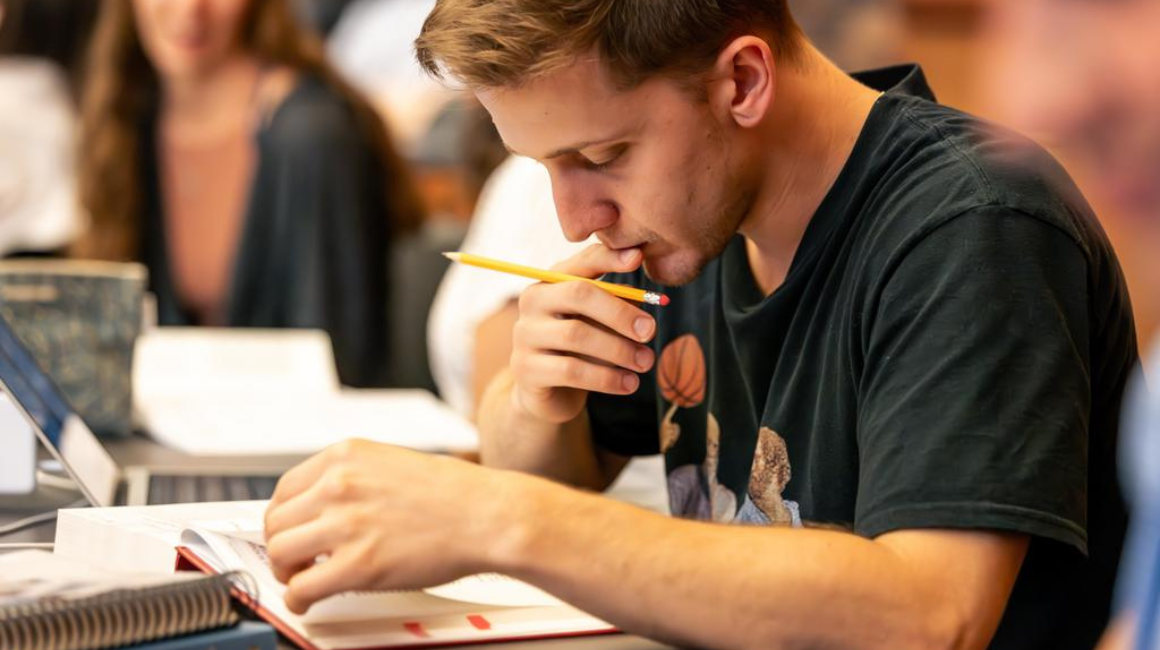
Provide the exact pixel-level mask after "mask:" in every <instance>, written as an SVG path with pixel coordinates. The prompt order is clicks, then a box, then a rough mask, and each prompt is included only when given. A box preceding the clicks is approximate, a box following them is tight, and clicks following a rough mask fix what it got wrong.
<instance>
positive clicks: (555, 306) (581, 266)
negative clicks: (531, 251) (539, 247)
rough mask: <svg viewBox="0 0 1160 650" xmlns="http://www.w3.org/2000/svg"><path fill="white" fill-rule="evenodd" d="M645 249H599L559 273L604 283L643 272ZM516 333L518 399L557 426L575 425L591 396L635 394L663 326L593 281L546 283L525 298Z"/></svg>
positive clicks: (568, 263) (564, 264)
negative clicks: (605, 277) (609, 277)
mask: <svg viewBox="0 0 1160 650" xmlns="http://www.w3.org/2000/svg"><path fill="white" fill-rule="evenodd" d="M642 261H643V258H642V254H641V252H640V250H639V249H635V248H634V249H629V250H625V251H611V250H609V249H608V248H606V247H604V246H602V245H600V244H595V245H593V246H589V247H588V248H586V249H584V250H583V251H581V252H580V253H577V254H576V255H574V256H573V257H571V258H569V259H567V260H565V261H564V262H561V263H559V264H557V265H556V266H554V267H553V270H555V271H561V272H563V273H569V274H572V275H578V276H581V277H585V278H598V277H600V276H601V275H603V274H605V273H627V272H631V271H634V270H636V269H637V268H638V267H639V266H640V265H641V263H642ZM519 307H520V316H519V321H517V322H516V326H515V330H514V331H513V340H512V343H513V346H512V357H511V371H512V375H513V377H514V379H515V388H514V390H512V401H513V402H514V404H515V406H516V407H518V408H520V409H522V410H524V411H526V412H527V413H528V414H530V415H532V416H533V417H536V418H539V419H541V420H544V421H547V422H552V423H556V424H563V423H565V422H569V421H571V420H573V419H575V418H576V417H577V416H579V415H580V414H581V412H583V410H584V405H585V402H586V400H587V397H588V393H589V392H590V391H598V392H601V393H609V394H612V395H631V394H632V393H634V392H636V389H637V388H639V387H640V377H639V376H638V374H637V373H641V372H647V371H648V370H649V369H651V368H652V366H653V363H654V362H655V360H656V355H655V354H654V353H653V351H652V348H650V347H649V346H648V345H647V343H648V342H649V341H650V340H652V337H653V335H654V334H655V333H656V321H655V319H653V317H652V316H651V315H650V314H648V313H647V312H645V311H644V310H642V309H640V308H639V307H637V306H636V305H634V304H632V303H630V302H628V301H625V300H622V299H620V298H617V297H615V296H613V295H611V294H609V293H607V292H605V291H603V290H602V289H599V288H597V287H596V286H594V285H592V284H590V283H588V282H562V283H558V284H547V283H540V284H535V285H532V286H530V287H528V288H527V289H525V290H524V292H523V293H522V294H520V301H519Z"/></svg>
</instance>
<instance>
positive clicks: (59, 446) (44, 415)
mask: <svg viewBox="0 0 1160 650" xmlns="http://www.w3.org/2000/svg"><path fill="white" fill-rule="evenodd" d="M0 390H3V392H4V393H6V394H7V395H8V396H9V397H10V399H11V401H12V403H13V404H15V405H16V407H17V409H18V410H19V411H20V412H21V413H23V415H24V417H25V419H26V420H27V421H28V423H29V425H30V426H31V427H32V430H33V431H34V432H35V434H36V436H37V437H38V438H39V439H40V441H41V443H42V444H43V445H44V447H45V448H46V449H47V450H48V451H49V453H51V454H52V456H53V457H54V458H55V459H56V460H57V461H58V462H59V463H60V464H61V466H62V467H63V468H64V470H65V471H66V472H67V473H68V475H69V476H70V477H71V478H72V479H73V481H74V482H75V483H76V485H77V487H78V488H79V489H80V491H81V494H83V495H84V497H85V499H86V500H87V501H88V502H89V504H90V505H93V506H112V505H117V504H118V503H127V504H128V505H144V504H161V503H191V502H199V501H246V500H252V499H266V498H269V497H270V495H271V494H273V492H274V486H275V484H276V483H277V480H278V476H279V475H280V474H281V473H282V471H284V470H285V469H288V468H289V466H290V465H292V464H293V461H294V459H264V460H266V461H267V462H251V461H249V460H247V459H245V458H232V459H226V460H215V459H210V458H198V457H196V456H187V455H183V454H177V453H175V452H172V451H170V450H165V449H160V446H159V445H156V444H155V443H148V442H144V441H141V442H136V441H132V442H130V441H125V442H121V441H114V442H111V443H110V444H111V445H112V446H114V447H136V449H131V450H129V451H130V453H128V454H127V455H128V456H130V457H132V456H134V454H133V453H132V452H133V451H136V452H138V453H136V454H135V455H136V456H137V458H135V459H132V460H133V462H132V463H131V464H127V465H124V466H123V465H121V464H119V463H118V462H117V460H116V459H115V458H114V456H113V455H111V454H110V453H109V450H108V449H106V447H105V445H104V444H102V442H101V441H100V440H99V439H98V438H97V436H96V435H95V434H94V433H93V432H92V430H90V429H89V427H88V426H87V425H86V424H85V423H84V421H83V420H82V419H81V418H80V416H79V415H77V413H76V411H75V410H73V408H72V407H71V406H70V405H69V403H68V400H67V399H66V398H65V396H64V394H63V393H62V392H61V391H60V389H59V388H58V387H57V386H56V384H55V383H54V382H53V381H52V379H51V378H50V377H49V376H48V373H46V372H45V371H44V370H43V369H42V368H41V367H40V365H39V364H38V363H37V361H36V359H35V357H34V356H33V355H32V353H31V352H30V351H29V350H28V348H27V347H25V346H24V344H23V343H22V342H21V341H20V339H19V337H18V336H17V335H16V333H15V332H13V331H12V328H11V327H9V325H8V323H7V322H6V321H5V320H4V319H3V318H0ZM142 446H144V447H145V449H144V450H142V449H141V447H142ZM150 446H151V447H152V449H150V448H149V447H150ZM142 451H143V452H144V453H141V452H142ZM270 460H274V461H275V462H274V463H270V462H268V461H270ZM254 465H263V466H264V467H261V468H260V470H259V471H255V470H256V469H259V468H255V467H254ZM122 485H124V486H125V489H121V488H122Z"/></svg>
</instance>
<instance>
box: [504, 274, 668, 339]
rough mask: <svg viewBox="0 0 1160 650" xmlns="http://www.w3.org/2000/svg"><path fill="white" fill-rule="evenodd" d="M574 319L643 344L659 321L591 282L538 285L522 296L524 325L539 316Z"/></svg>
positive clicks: (650, 337)
mask: <svg viewBox="0 0 1160 650" xmlns="http://www.w3.org/2000/svg"><path fill="white" fill-rule="evenodd" d="M575 316H582V317H584V318H587V319H589V320H591V321H592V322H594V323H597V324H599V325H602V326H604V327H607V328H608V329H609V330H611V331H613V332H616V333H617V334H619V335H621V336H623V337H624V338H626V339H630V340H632V341H637V342H640V343H647V342H648V341H650V340H652V337H653V335H654V334H656V320H655V319H654V318H653V317H652V316H651V315H650V314H649V313H648V312H646V311H644V310H643V309H641V308H639V307H636V306H635V305H632V304H630V303H628V302H626V301H624V300H621V299H620V298H617V297H616V296H613V295H611V294H609V293H608V292H606V291H604V290H603V289H600V288H598V287H596V286H593V285H592V284H591V283H588V282H564V283H561V284H538V285H533V286H531V287H528V288H527V289H525V290H524V291H523V293H521V294H520V322H521V323H523V322H524V321H526V320H530V319H535V318H537V317H549V318H559V317H568V318H572V317H575Z"/></svg>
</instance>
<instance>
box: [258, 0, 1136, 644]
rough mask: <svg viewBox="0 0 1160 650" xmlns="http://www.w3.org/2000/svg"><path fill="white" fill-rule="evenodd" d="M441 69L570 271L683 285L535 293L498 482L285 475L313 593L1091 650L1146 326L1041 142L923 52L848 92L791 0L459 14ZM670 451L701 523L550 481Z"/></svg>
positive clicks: (814, 640) (679, 490)
mask: <svg viewBox="0 0 1160 650" xmlns="http://www.w3.org/2000/svg"><path fill="white" fill-rule="evenodd" d="M418 54H419V58H420V61H421V62H423V63H424V65H425V66H427V67H428V68H429V69H432V70H436V71H444V72H446V73H448V74H450V75H453V76H454V77H456V78H458V79H459V80H461V81H463V82H466V83H467V84H468V85H469V86H470V87H472V88H473V89H474V90H475V91H476V94H477V95H478V96H479V98H480V99H481V100H482V101H483V103H484V105H485V106H486V107H487V108H488V110H489V111H490V112H491V115H492V117H493V118H494V120H495V122H496V125H497V127H498V128H499V130H500V133H501V134H502V136H503V138H504V141H505V142H506V143H507V145H508V146H509V147H510V148H511V149H512V150H513V151H515V152H517V153H520V154H524V155H527V156H530V157H533V158H536V159H539V160H541V161H542V162H544V164H545V165H546V166H547V168H548V170H549V172H550V174H551V176H552V183H553V192H554V195H555V203H556V207H557V211H558V213H559V219H560V223H561V226H562V227H563V230H564V232H565V234H566V235H567V236H568V237H569V238H570V239H572V240H576V241H579V240H582V239H584V238H586V237H588V236H589V235H590V234H595V235H596V236H597V237H598V238H599V240H600V242H601V245H598V246H594V247H591V248H589V249H587V250H585V251H584V252H582V253H580V254H579V255H577V256H576V257H574V258H572V259H570V260H567V261H565V262H563V263H561V264H560V265H559V266H558V268H559V269H561V270H564V271H568V272H571V273H575V274H581V275H587V276H590V277H595V276H599V275H602V274H609V273H626V274H628V275H626V276H623V277H619V276H618V277H617V278H616V279H618V280H621V281H625V282H631V283H633V284H638V285H642V284H647V285H648V286H655V285H657V284H659V285H663V286H664V287H667V288H665V289H664V290H665V291H666V292H667V293H668V294H669V296H670V297H671V299H672V303H671V304H670V305H669V306H667V307H663V308H659V309H657V310H655V311H652V312H649V311H646V310H643V309H640V308H638V307H637V306H635V305H630V304H628V303H626V302H623V301H620V300H617V299H614V298H612V297H610V296H609V295H608V294H605V293H604V292H602V291H600V290H598V289H595V288H594V287H592V286H591V285H589V284H587V283H566V284H557V285H536V286H533V287H531V288H530V289H528V290H527V291H525V292H524V293H523V294H522V296H521V299H520V312H521V313H520V320H519V322H518V324H517V325H516V329H515V336H514V351H513V355H512V362H511V370H510V372H507V373H505V374H503V375H501V376H500V377H499V378H498V379H497V380H496V382H495V383H494V384H493V385H492V387H491V388H490V390H489V392H488V395H487V396H486V398H485V403H484V408H483V411H482V412H481V415H480V428H481V437H482V453H483V459H484V461H485V464H486V465H490V466H492V467H491V468H486V467H476V466H471V465H468V464H465V463H460V462H457V461H454V460H450V459H444V458H433V457H426V456H420V455H417V454H412V453H408V452H405V451H401V450H397V449H392V448H387V447H383V446H376V445H370V444H365V443H350V444H346V445H340V446H339V447H336V448H335V449H333V450H330V451H328V452H325V453H323V454H321V455H320V456H318V457H316V458H314V459H312V460H310V461H308V462H307V463H305V464H304V465H302V466H301V467H299V468H296V469H295V470H293V471H292V472H290V473H288V474H287V475H286V477H285V478H284V479H283V480H282V482H281V483H280V484H279V486H278V490H277V493H276V494H275V497H274V499H273V502H272V504H271V506H270V510H269V512H268V514H267V534H268V536H269V543H270V554H271V558H272V560H273V564H274V567H275V570H276V572H277V574H278V575H279V577H280V578H282V579H285V580H287V581H288V585H289V591H288V594H287V600H288V603H289V604H290V606H291V607H292V608H294V609H296V610H302V609H305V608H306V607H308V606H309V605H310V604H311V603H312V602H314V601H316V600H317V599H319V598H321V597H324V596H326V595H329V594H333V593H337V592H340V591H344V590H349V589H359V588H368V587H408V586H418V585H422V584H431V583H435V582H439V581H444V580H448V579H451V578H454V577H456V576H459V575H462V574H464V573H468V572H473V571H484V570H493V571H500V572H504V573H508V574H511V575H513V576H516V577H518V578H521V579H524V580H527V581H529V582H532V583H534V584H536V585H539V586H541V587H543V588H545V589H547V590H549V591H551V592H553V593H555V594H557V595H559V596H560V597H562V598H564V599H565V600H568V601H570V602H572V603H574V604H576V605H578V606H579V607H581V608H584V609H587V610H589V611H592V612H593V613H595V614H597V615H599V616H602V617H604V618H606V619H608V620H609V621H611V622H613V623H615V624H617V625H619V626H620V627H622V628H624V629H626V630H629V631H632V632H636V633H639V634H644V635H648V636H653V637H657V638H662V639H666V640H670V641H673V642H676V643H678V644H681V645H687V646H698V647H714V648H760V649H767V648H783V647H827V648H828V647H837V648H848V647H858V648H889V649H891V650H897V649H904V648H922V649H929V648H956V649H958V648H972V649H976V648H988V647H990V648H1020V649H1028V648H1053V649H1058V648H1072V647H1074V648H1080V647H1090V645H1091V643H1092V642H1093V641H1094V640H1095V639H1096V638H1097V636H1098V634H1099V630H1100V629H1101V628H1102V627H1103V625H1104V623H1105V621H1106V617H1107V609H1108V600H1109V592H1110V585H1111V582H1112V575H1113V573H1114V568H1115V563H1116V559H1117V553H1118V548H1119V543H1120V539H1121V536H1122V532H1123V524H1124V522H1123V512H1122V507H1121V504H1120V502H1119V500H1118V496H1117V493H1116V489H1115V475H1114V462H1113V461H1114V458H1113V456H1114V448H1115V431H1116V425H1117V412H1118V409H1119V403H1120V396H1121V392H1122V388H1123V385H1124V382H1125V380H1126V378H1127V377H1128V375H1129V374H1130V372H1131V368H1132V367H1133V364H1134V363H1135V360H1136V354H1135V344H1134V340H1135V338H1134V332H1133V329H1132V322H1131V313H1130V308H1129V307H1128V301H1127V296H1126V292H1125V289H1124V286H1123V282H1122V279H1121V276H1120V273H1119V270H1118V266H1117V264H1116V261H1115V258H1114V256H1113V254H1112V252H1111V250H1110V248H1109V247H1108V244H1107V242H1106V241H1105V239H1104V237H1103V235H1102V233H1101V232H1100V230H1099V228H1098V227H1097V226H1096V224H1095V221H1094V219H1093V217H1092V215H1091V214H1090V211H1089V210H1088V208H1087V207H1086V205H1085V203H1084V202H1083V199H1082V197H1080V195H1079V193H1078V192H1077V191H1076V190H1075V188H1074V187H1073V186H1072V184H1071V183H1070V181H1069V180H1068V178H1067V176H1066V174H1065V173H1064V172H1063V171H1062V169H1060V168H1059V167H1058V166H1057V165H1056V164H1055V163H1054V162H1053V161H1052V160H1051V159H1050V158H1049V157H1048V156H1047V155H1046V154H1043V153H1042V152H1039V151H1034V152H1033V153H1031V154H1023V153H1022V152H1025V151H1026V148H1025V147H1022V146H1016V145H1015V144H1014V143H1013V141H1016V140H1017V139H1015V138H1013V137H1012V136H1010V135H1008V134H1002V133H995V132H992V130H991V129H990V128H989V127H986V126H985V125H983V124H981V123H979V122H977V121H975V120H973V119H971V118H969V117H967V116H964V115H962V114H959V113H956V112H954V111H952V110H949V109H946V108H942V107H939V106H938V105H937V104H935V103H933V102H932V101H931V100H930V91H929V89H928V88H927V87H926V85H925V82H924V80H923V77H922V74H921V72H920V71H919V70H918V69H917V68H913V67H903V68H895V69H890V70H883V71H878V72H874V73H869V74H865V75H861V76H858V77H857V78H851V77H848V76H846V75H845V74H843V73H842V72H840V71H839V70H837V69H836V68H834V67H833V66H832V65H831V64H830V63H829V62H828V61H826V59H825V58H824V57H822V56H821V55H820V54H819V53H818V52H817V51H816V50H814V49H813V48H812V47H811V46H810V45H809V44H808V43H807V42H805V41H804V39H803V38H802V37H801V36H800V34H799V33H798V31H797V29H796V28H795V26H794V23H793V20H792V18H791V17H790V15H789V13H788V10H787V9H786V8H785V6H784V4H783V3H782V2H779V1H776V0H735V1H732V2H728V3H723V2H708V1H705V0H666V1H665V2H655V1H650V0H567V1H565V0H493V1H491V2H478V0H440V2H438V3H437V5H436V8H435V9H434V11H433V12H432V14H431V16H430V17H429V18H428V20H427V23H426V25H425V27H424V31H423V34H422V36H421V37H420V39H419V41H418ZM1017 152H1020V153H1017ZM645 274H647V278H646V276H645ZM654 283H655V284H654ZM658 451H663V452H664V453H665V454H666V460H667V464H668V466H669V484H670V496H671V499H670V500H671V503H672V506H673V509H674V513H675V514H677V515H679V516H680V517H681V518H664V517H660V516H657V515H653V514H649V513H645V512H642V511H640V510H637V509H634V508H632V507H629V506H624V505H619V504H615V503H610V502H608V501H607V500H605V499H602V498H601V497H598V496H595V495H592V494H588V493H586V492H584V491H580V490H575V489H571V488H569V487H565V485H562V484H570V485H573V486H579V487H581V488H587V489H590V490H599V489H602V488H604V487H605V486H607V485H608V484H609V482H610V481H611V480H612V479H613V478H614V477H615V476H616V473H617V471H618V470H619V468H621V467H622V466H623V465H624V463H625V462H626V458H627V457H628V456H630V455H633V454H646V453H656V452H658ZM497 468H498V469H497ZM511 470H519V471H518V472H517V471H511ZM530 474H538V475H541V476H544V477H547V478H550V479H553V481H551V482H550V481H546V480H542V479H537V478H533V477H532V476H531V475H530ZM693 518H695V519H697V520H699V521H692V520H689V519H693ZM707 520H708V521H707ZM714 522H715V523H714ZM722 524H736V525H722ZM740 524H757V525H740ZM764 524H775V525H764ZM323 555H325V556H326V557H327V558H328V559H327V561H325V562H321V563H316V562H315V558H316V557H319V556H323Z"/></svg>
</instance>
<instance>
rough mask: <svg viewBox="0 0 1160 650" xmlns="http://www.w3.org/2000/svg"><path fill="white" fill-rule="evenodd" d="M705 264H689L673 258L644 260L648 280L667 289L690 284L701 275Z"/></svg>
mask: <svg viewBox="0 0 1160 650" xmlns="http://www.w3.org/2000/svg"><path fill="white" fill-rule="evenodd" d="M704 266H705V265H704V264H687V263H681V262H680V261H678V260H673V259H671V258H669V259H666V258H660V259H656V260H650V259H649V258H648V257H645V259H644V265H643V268H644V274H645V275H646V276H648V279H650V280H652V281H653V282H656V283H657V284H660V285H663V286H666V287H679V286H682V285H686V284H689V283H690V282H692V281H693V280H696V279H697V276H699V275H701V270H702V269H703V268H704Z"/></svg>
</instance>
